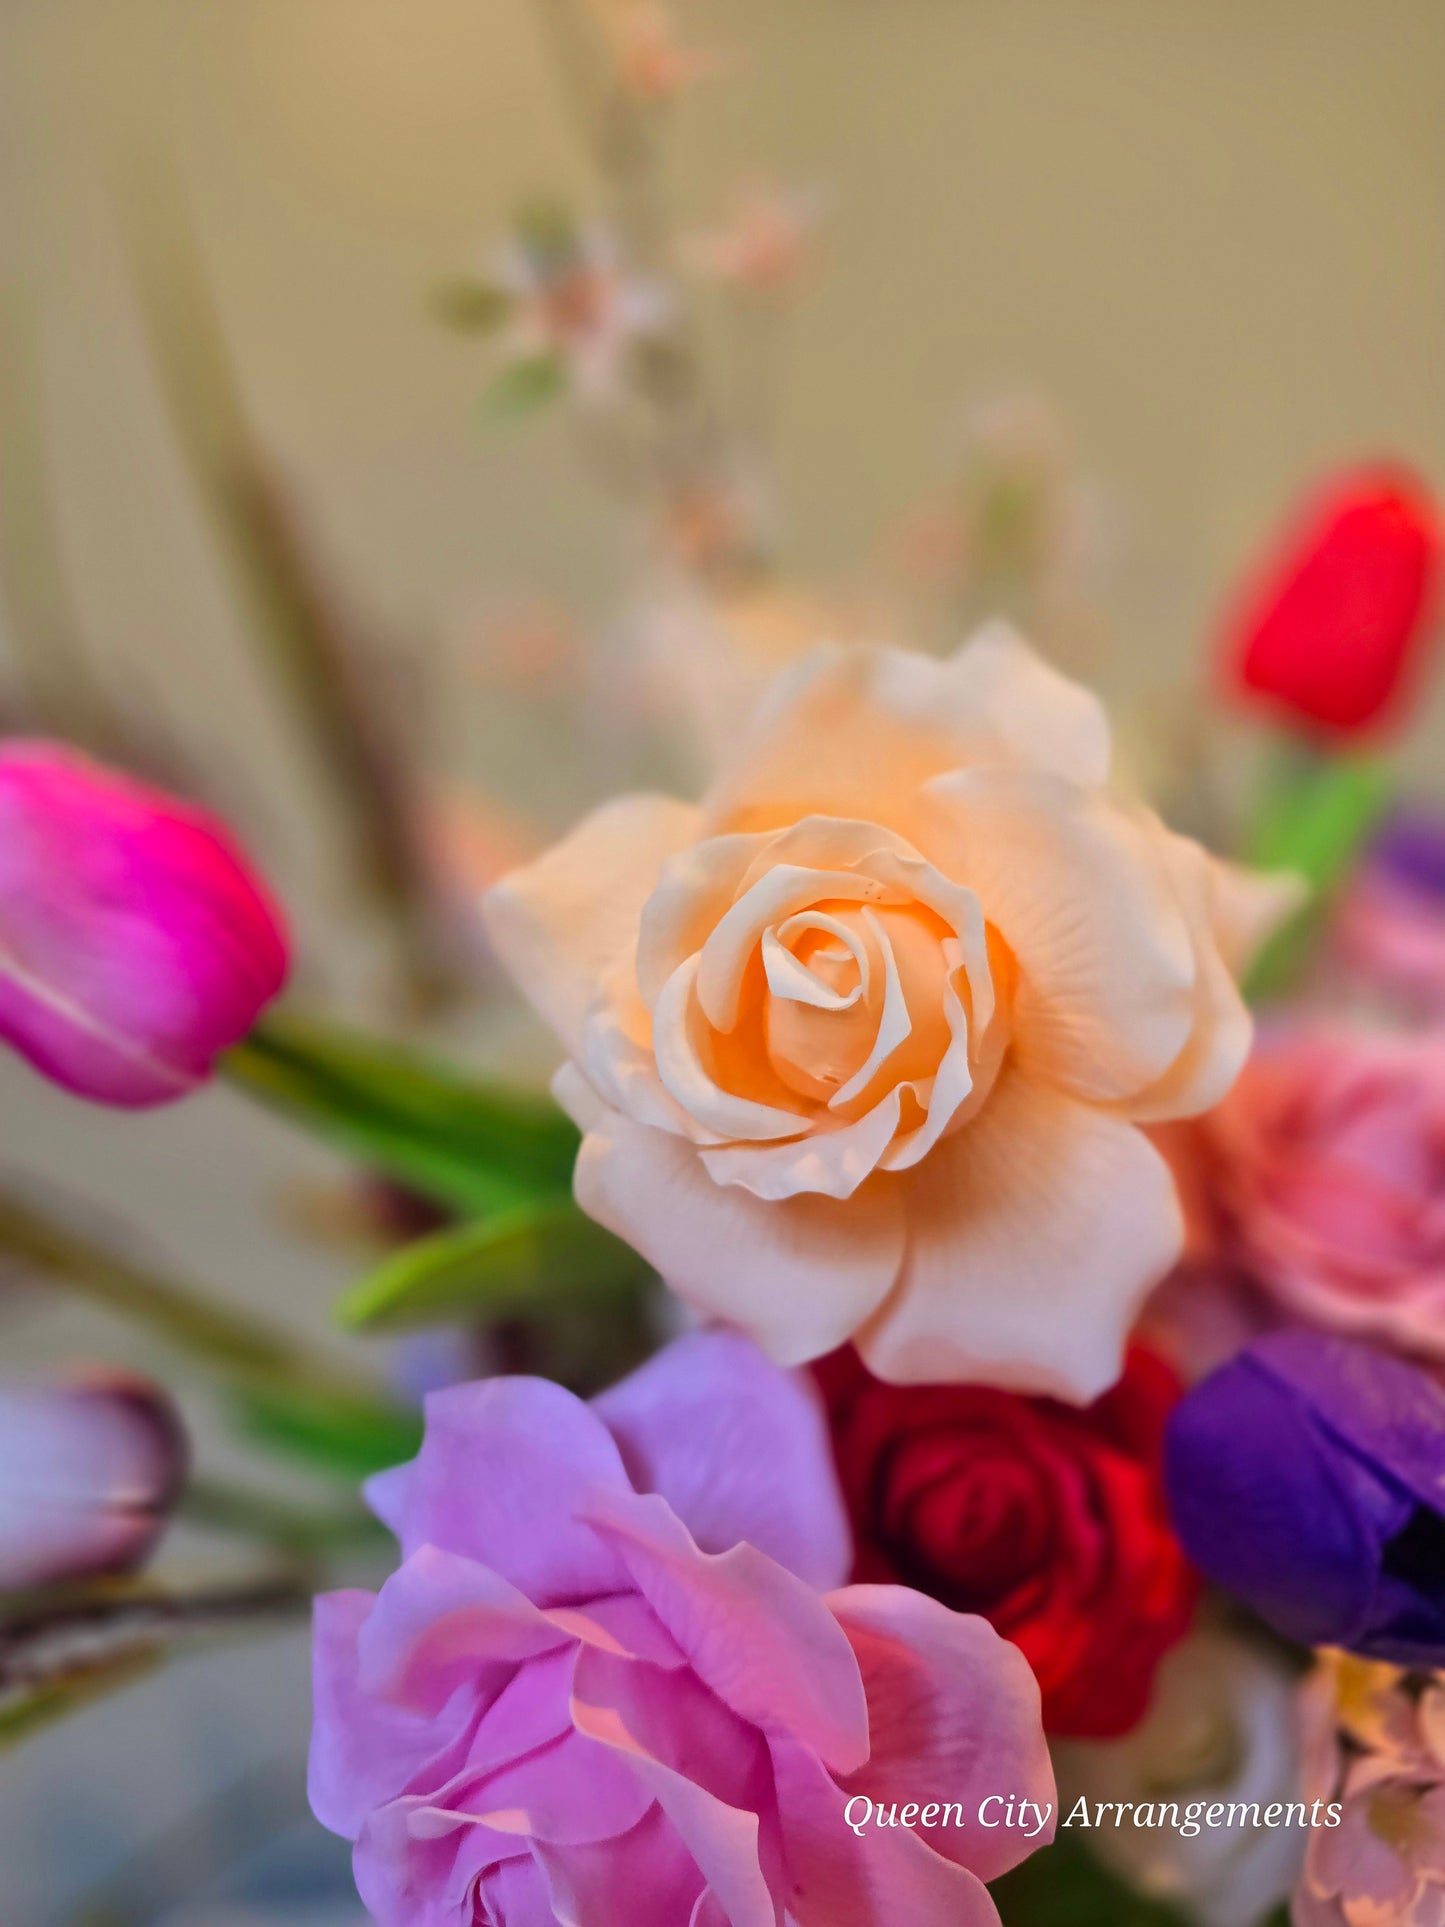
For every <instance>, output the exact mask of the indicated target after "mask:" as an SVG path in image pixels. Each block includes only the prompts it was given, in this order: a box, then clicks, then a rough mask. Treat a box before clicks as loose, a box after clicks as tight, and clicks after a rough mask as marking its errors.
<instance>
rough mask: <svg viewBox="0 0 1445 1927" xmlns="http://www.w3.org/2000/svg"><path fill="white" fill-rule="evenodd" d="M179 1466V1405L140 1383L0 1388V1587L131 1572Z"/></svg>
mask: <svg viewBox="0 0 1445 1927" xmlns="http://www.w3.org/2000/svg"><path fill="white" fill-rule="evenodd" d="M185 1467H186V1445H185V1434H184V1432H183V1431H182V1429H181V1423H180V1420H179V1418H178V1416H177V1414H176V1411H175V1408H174V1406H173V1405H172V1404H171V1402H170V1400H169V1398H167V1396H166V1395H165V1393H164V1392H162V1391H161V1390H160V1388H159V1387H158V1386H155V1385H152V1384H151V1383H150V1382H149V1381H148V1380H145V1379H141V1378H137V1377H134V1376H132V1375H130V1374H127V1373H122V1372H118V1371H93V1372H86V1373H82V1374H77V1375H76V1376H75V1377H74V1378H73V1379H71V1380H69V1381H66V1382H61V1383H29V1382H14V1383H8V1384H4V1385H0V1592H13V1591H19V1590H21V1589H22V1588H28V1587H31V1586H43V1585H50V1584H53V1583H55V1582H58V1581H61V1580H70V1579H81V1578H89V1577H91V1576H93V1575H95V1574H98V1573H112V1572H121V1571H125V1570H126V1569H128V1568H130V1567H132V1566H136V1565H139V1564H140V1563H141V1562H142V1561H143V1560H144V1559H145V1558H146V1557H147V1556H148V1555H149V1553H150V1552H151V1550H152V1549H153V1547H154V1545H155V1543H156V1540H157V1539H158V1538H159V1537H160V1535H161V1533H162V1532H163V1531H164V1529H165V1526H166V1522H167V1520H168V1519H169V1517H170V1513H171V1509H172V1507H173V1505H174V1504H175V1501H176V1498H177V1497H178V1495H179V1493H180V1488H181V1484H182V1481H183V1479H184V1476H185Z"/></svg>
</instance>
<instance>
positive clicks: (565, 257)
mask: <svg viewBox="0 0 1445 1927" xmlns="http://www.w3.org/2000/svg"><path fill="white" fill-rule="evenodd" d="M496 283H497V286H498V287H499V289H500V290H501V292H502V294H503V296H504V297H505V299H506V301H507V304H508V307H507V318H506V322H505V325H504V330H503V334H502V337H501V342H500V347H501V352H502V356H503V359H504V362H505V363H507V364H508V365H510V366H513V367H518V366H522V367H531V366H555V367H556V369H557V370H558V371H559V373H560V375H561V376H562V378H563V380H564V381H565V384H566V385H567V386H568V387H570V388H571V390H572V391H573V392H574V393H575V394H576V395H577V396H578V397H579V398H580V399H582V400H584V401H588V402H610V401H614V400H616V399H617V397H618V396H619V394H620V393H621V390H622V387H623V382H624V377H625V376H626V373H627V370H628V365H629V362H630V360H631V358H632V357H633V355H634V354H635V352H636V351H637V350H638V348H639V347H640V346H641V345H642V344H644V343H646V342H648V341H654V340H657V339H659V338H660V337H661V336H662V335H663V334H664V333H665V332H666V330H667V327H668V325H669V323H670V321H671V319H672V313H673V302H672V298H671V296H670V294H669V293H668V290H667V289H666V288H665V287H664V286H663V285H662V283H661V282H659V281H656V280H654V279H652V278H651V277H649V276H647V275H643V274H640V273H637V272H635V271H634V270H632V269H631V268H629V267H628V266H627V265H626V264H625V263H624V261H623V259H622V254H621V250H620V248H619V246H618V243H617V239H616V236H615V235H614V234H613V232H612V231H611V229H610V228H607V227H604V226H600V225H591V226H578V225H576V224H574V223H573V222H572V221H571V219H570V218H568V217H567V216H566V215H564V214H561V213H555V212H553V211H552V210H551V209H545V208H544V209H538V210H534V211H533V212H532V213H531V214H530V215H529V216H528V217H527V218H526V219H525V220H523V221H522V222H521V223H520V225H519V227H518V229H517V232H516V234H515V235H514V236H513V238H512V240H511V242H510V244H509V245H508V246H507V247H506V248H505V249H504V250H503V252H502V254H501V257H500V259H499V261H498V263H497V271H496Z"/></svg>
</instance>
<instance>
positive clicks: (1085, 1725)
mask: <svg viewBox="0 0 1445 1927" xmlns="http://www.w3.org/2000/svg"><path fill="white" fill-rule="evenodd" d="M817 1371H818V1376H819V1380H820V1382H821V1384H822V1385H823V1388H824V1392H825V1395H826V1398H827V1404H828V1415H829V1423H830V1426H831V1429H832V1434H833V1450H834V1455H835V1457H836V1459H837V1463H838V1470H839V1474H840V1476H841V1478H842V1482H843V1491H844V1495H845V1497H846V1499H847V1501H848V1507H849V1513H850V1515H851V1517H852V1521H853V1530H854V1536H855V1540H856V1543H857V1560H856V1563H855V1566H854V1576H855V1577H856V1578H858V1579H860V1580H874V1581H881V1580H891V1581H897V1582H899V1583H902V1584H904V1585H909V1586H916V1587H917V1588H918V1589H919V1591H921V1592H926V1593H928V1594H930V1595H931V1596H932V1597H933V1598H935V1599H940V1600H942V1601H943V1603H944V1604H945V1605H946V1606H952V1607H953V1608H954V1609H955V1610H956V1611H959V1612H977V1613H982V1614H983V1616H984V1617H985V1618H986V1619H987V1620H988V1621H989V1623H990V1624H991V1625H992V1626H993V1627H994V1628H995V1630H996V1631H998V1632H1000V1633H1002V1634H1003V1636H1004V1637H1005V1639H1011V1640H1012V1641H1013V1643H1014V1644H1015V1645H1016V1646H1017V1647H1018V1648H1019V1650H1020V1652H1022V1653H1023V1655H1024V1657H1025V1658H1026V1659H1027V1660H1028V1662H1029V1665H1030V1666H1031V1667H1032V1668H1033V1672H1034V1677H1035V1678H1036V1679H1037V1680H1038V1682H1039V1688H1040V1691H1041V1693H1042V1695H1043V1715H1044V1728H1045V1731H1046V1732H1048V1733H1051V1734H1057V1735H1074V1736H1078V1737H1090V1738H1095V1737H1097V1738H1109V1737H1113V1736H1115V1735H1117V1734H1121V1733H1127V1732H1128V1731H1129V1729H1130V1728H1131V1727H1133V1726H1135V1725H1137V1724H1138V1722H1139V1720H1140V1718H1141V1717H1142V1715H1143V1712H1144V1708H1145V1705H1146V1704H1147V1702H1148V1698H1149V1693H1150V1689H1151V1687H1152V1685H1153V1682H1154V1676H1155V1672H1156V1669H1157V1667H1158V1665H1159V1661H1160V1659H1161V1658H1162V1657H1163V1655H1164V1653H1165V1652H1167V1651H1168V1649H1169V1648H1170V1647H1171V1646H1173V1645H1175V1644H1176V1643H1177V1642H1178V1640H1179V1639H1181V1638H1182V1637H1183V1635H1184V1633H1185V1632H1186V1631H1187V1629H1188V1626H1189V1621H1190V1618H1191V1616H1192V1613H1193V1608H1194V1601H1195V1596H1196V1593H1197V1590H1198V1584H1197V1580H1196V1578H1195V1575H1194V1571H1193V1568H1192V1567H1191V1566H1190V1565H1189V1562H1188V1561H1187V1560H1186V1559H1185V1557H1184V1553H1183V1551H1182V1549H1181V1548H1180V1545H1179V1542H1178V1540H1177V1539H1176V1538H1175V1536H1174V1532H1173V1529H1172V1527H1171V1526H1170V1523H1169V1518H1168V1513H1167V1510H1166V1507H1165V1502H1164V1486H1163V1446H1164V1425H1165V1421H1166V1420H1167V1418H1168V1416H1169V1413H1170V1411H1171V1409H1172V1408H1173V1406H1174V1404H1175V1402H1176V1400H1177V1399H1178V1397H1179V1383H1178V1380H1177V1379H1176V1378H1175V1376H1174V1374H1173V1372H1172V1371H1171V1370H1170V1369H1169V1367H1168V1366H1167V1365H1165V1364H1164V1362H1163V1361H1162V1360H1161V1359H1160V1358H1158V1357H1156V1356H1155V1355H1154V1354H1153V1353H1151V1352H1149V1351H1147V1350H1145V1349H1144V1348H1143V1347H1141V1346H1134V1347H1132V1348H1131V1350H1130V1353H1129V1357H1128V1361H1127V1363H1126V1365H1125V1369H1124V1375H1123V1377H1122V1378H1121V1379H1120V1380H1119V1382H1118V1384H1117V1385H1115V1386H1114V1387H1113V1388H1112V1389H1111V1390H1110V1391H1108V1392H1106V1393H1105V1394H1104V1396H1103V1397H1102V1398H1101V1399H1098V1400H1097V1401H1096V1402H1095V1403H1094V1404H1093V1405H1091V1406H1088V1407H1087V1408H1085V1409H1084V1410H1082V1411H1081V1410H1079V1409H1078V1408H1077V1407H1076V1406H1071V1405H1060V1404H1058V1403H1057V1402H1056V1401H1054V1400H1053V1399H1045V1398H1025V1397H1021V1396H1020V1395H1019V1394H1018V1393H1016V1392H1000V1391H995V1390H993V1389H992V1388H990V1387H986V1386H969V1385H939V1386H899V1385H884V1384H882V1383H881V1382H880V1381H879V1380H878V1379H876V1378H874V1377H872V1375H871V1374H870V1373H869V1372H868V1371H867V1370H866V1369H865V1368H864V1367H863V1365H862V1364H861V1363H860V1361H859V1360H858V1358H857V1355H856V1354H855V1353H854V1352H853V1351H852V1350H851V1349H850V1350H846V1351H842V1352H838V1353H835V1354H834V1355H833V1356H832V1357H831V1358H827V1359H824V1360H823V1361H822V1362H821V1364H820V1365H819V1366H818V1367H817Z"/></svg>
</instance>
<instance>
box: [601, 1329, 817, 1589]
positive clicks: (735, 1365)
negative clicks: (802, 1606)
mask: <svg viewBox="0 0 1445 1927" xmlns="http://www.w3.org/2000/svg"><path fill="white" fill-rule="evenodd" d="M593 1410H594V1411H595V1412H596V1413H597V1415H598V1417H599V1418H601V1419H602V1420H603V1421H604V1422H605V1424H606V1425H607V1427H608V1429H609V1430H610V1431H611V1433H612V1436H613V1437H614V1438H615V1439H616V1440H617V1443H618V1447H619V1449H620V1450H621V1453H622V1458H623V1462H624V1464H625V1465H626V1467H627V1470H628V1473H629V1474H630V1476H631V1479H632V1483H633V1485H634V1486H635V1487H636V1488H637V1490H638V1491H639V1492H660V1493H661V1494H662V1496H663V1498H665V1499H666V1500H667V1502H668V1504H669V1505H670V1506H671V1507H672V1509H673V1511H674V1512H675V1513H676V1514H677V1516H678V1518H679V1519H681V1520H682V1522H683V1524H684V1525H685V1526H686V1527H687V1529H688V1531H689V1532H690V1533H691V1534H692V1536H693V1538H694V1539H695V1540H696V1541H697V1543H698V1544H699V1545H700V1546H701V1547H702V1549H703V1551H704V1552H726V1551H727V1550H728V1548H729V1547H731V1546H735V1545H738V1544H739V1543H741V1542H742V1541H744V1540H746V1541H747V1542H748V1543H749V1544H751V1545H754V1546H756V1547H757V1548H758V1550H759V1551H760V1552H765V1553H767V1554H768V1556H769V1557H770V1558H772V1559H776V1560H777V1561H778V1563H779V1564H780V1565H784V1566H786V1567H787V1568H788V1570H789V1571H790V1572H795V1573H797V1575H798V1577H799V1578H800V1579H805V1580H806V1581H807V1582H808V1584H809V1585H811V1586H816V1587H817V1588H818V1589H819V1591H822V1592H826V1591H828V1590H829V1588H830V1587H833V1586H839V1585H842V1583H843V1581H844V1580H845V1579H846V1578H847V1576H848V1570H849V1567H850V1566H851V1564H852V1558H853V1548H852V1539H851V1536H850V1533H849V1529H848V1520H847V1515H846V1513H845V1511H844V1507H843V1501H842V1496H841V1494H840V1492H839V1490H838V1480H837V1475H836V1473H835V1472H834V1470H833V1457H832V1448H831V1445H830V1443H829V1438H828V1431H827V1426H826V1424H825V1422H824V1418H823V1414H822V1410H821V1406H820V1403H819V1400H818V1398H817V1395H816V1393H815V1391H814V1389H813V1383H812V1380H811V1378H809V1377H806V1376H805V1375H803V1374H801V1373H797V1372H786V1371H783V1370H782V1369H781V1368H780V1367H779V1366H777V1365H774V1364H773V1363H772V1361H771V1360H770V1359H768V1358H765V1357H764V1355H763V1354H762V1352H760V1351H759V1350H758V1348H757V1346H756V1345H754V1344H752V1343H751V1342H750V1341H749V1340H748V1339H746V1338H742V1337H740V1336H738V1335H737V1334H735V1333H732V1332H720V1331H711V1332H694V1333H692V1334H690V1335H689V1336H688V1337H686V1338H681V1339H678V1340H677V1341H676V1343H674V1344H672V1345H669V1346H668V1348H667V1350H666V1351H664V1352H660V1353H659V1354H658V1355H657V1356H656V1357H655V1358H653V1359H650V1360H649V1361H648V1363H647V1364H645V1365H643V1366H642V1367H641V1368H640V1370H638V1371H635V1372H634V1373H633V1374H632V1375H631V1377H630V1378H625V1379H623V1381H622V1383H621V1384H620V1385H616V1386H614V1387H613V1388H612V1390H611V1391H609V1392H604V1393H603V1394H602V1396H601V1397H600V1398H599V1399H597V1400H596V1401H595V1403H594V1406H593Z"/></svg>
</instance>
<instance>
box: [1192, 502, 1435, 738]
mask: <svg viewBox="0 0 1445 1927" xmlns="http://www.w3.org/2000/svg"><path fill="white" fill-rule="evenodd" d="M1441 558H1442V550H1441V522H1440V514H1439V509H1438V507H1437V505H1436V503H1435V501H1434V499H1433V497H1432V495H1431V493H1430V490H1429V489H1428V487H1427V486H1426V484H1425V483H1424V482H1423V481H1422V480H1421V479H1420V478H1419V477H1418V476H1416V475H1413V474H1411V473H1410V471H1409V470H1408V469H1405V468H1402V467H1398V466H1390V465H1387V464H1380V465H1376V466H1372V467H1364V468H1360V469H1355V470H1350V471H1348V472H1346V473H1344V474H1341V475H1335V476H1331V477H1329V478H1328V479H1327V480H1325V481H1324V482H1322V483H1321V484H1320V486H1319V487H1318V489H1316V490H1315V491H1314V493H1313V494H1312V495H1311V496H1310V498H1309V499H1308V500H1307V501H1306V502H1305V503H1304V504H1303V506H1302V507H1301V508H1300V509H1299V510H1298V511H1297V514H1296V517H1295V519H1294V521H1293V523H1292V524H1291V526H1290V528H1289V529H1288V530H1287V531H1286V533H1285V534H1284V535H1283V537H1282V538H1280V540H1279V541H1278V543H1277V545H1276V547H1275V548H1274V550H1273V551H1272V553H1271V554H1270V555H1269V557H1268V558H1267V559H1266V560H1265V562H1264V563H1263V564H1262V565H1261V566H1260V567H1259V568H1258V570H1257V572H1256V576H1255V579H1254V580H1253V581H1252V582H1251V583H1250V585H1249V586H1248V588H1247V589H1246V590H1245V591H1244V592H1243V594H1242V595H1241V596H1240V597H1239V598H1238V602H1237V606H1236V607H1235V609H1234V610H1233V611H1232V613H1231V615H1230V617H1229V620H1228V624H1227V628H1226V634H1225V639H1224V663H1225V674H1226V676H1227V677H1228V679H1229V680H1230V682H1231V683H1232V684H1233V685H1234V686H1236V687H1237V688H1238V689H1240V690H1242V691H1243V692H1244V694H1245V696H1246V697H1247V698H1260V697H1262V698H1263V699H1264V701H1265V702H1266V704H1267V705H1268V706H1269V707H1270V708H1271V709H1272V710H1273V711H1274V712H1275V713H1276V714H1277V715H1283V716H1284V717H1285V718H1286V720H1288V721H1290V722H1292V723H1293V724H1295V725H1296V726H1303V727H1304V728H1305V729H1306V730H1308V731H1310V732H1312V733H1317V734H1323V735H1324V736H1326V737H1328V738H1335V739H1340V738H1348V737H1351V736H1353V735H1355V734H1357V733H1358V732H1359V731H1361V730H1364V729H1366V728H1367V727H1368V726H1369V725H1371V724H1372V723H1374V722H1376V721H1377V720H1378V719H1380V718H1381V717H1382V716H1383V715H1384V714H1385V713H1386V712H1387V711H1388V710H1390V709H1392V708H1394V709H1398V708H1399V707H1400V706H1401V705H1402V704H1403V703H1404V702H1405V701H1406V699H1407V698H1408V695H1409V693H1410V690H1411V687H1412V686H1413V684H1414V683H1415V682H1416V681H1417V680H1418V672H1419V669H1420V667H1421V666H1422V658H1423V655H1424V652H1425V650H1426V648H1427V646H1428V644H1429V642H1430V640H1431V637H1432V634H1433V631H1434V627H1435V619H1436V616H1437V613H1438V607H1439V594H1440V573H1441Z"/></svg>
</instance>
